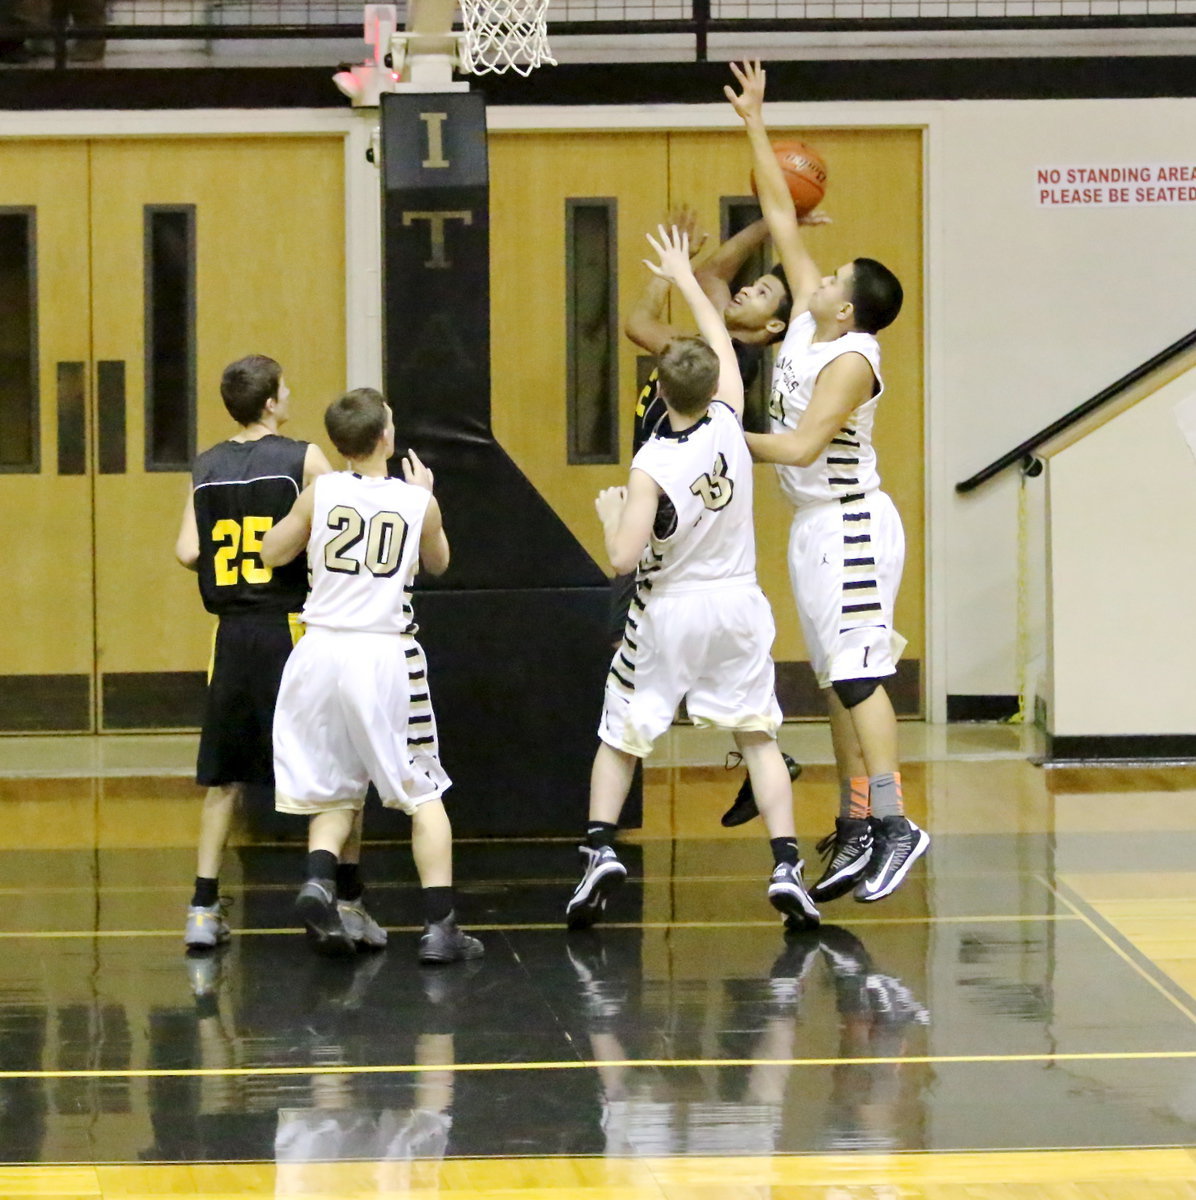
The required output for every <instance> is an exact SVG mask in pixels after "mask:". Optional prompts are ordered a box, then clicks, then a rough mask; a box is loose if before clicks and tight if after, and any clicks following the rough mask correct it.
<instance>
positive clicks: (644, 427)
mask: <svg viewBox="0 0 1196 1200" xmlns="http://www.w3.org/2000/svg"><path fill="white" fill-rule="evenodd" d="M731 345H732V346H733V347H734V349H735V359H736V361H737V362H738V363H739V374H740V375H741V376H742V377H743V386H744V387H745V388H749V387H751V386H752V380H754V379H755V378H756V375H757V374H758V373H759V371H760V361H761V359H762V358H763V357H764V351H763V350H762V349H761V348H760V347H759V346H748V345H745V344H744V343H743V342H737V341H736V340H735V339H734V338H732V339H731ZM658 378H659V375H658V372H657V369H656V368H655V367H653V368H652V374H651V375H649V376H648V382H647V383H645V384H644V387H643V390H642V391H641V392H640V394H639V400H638V401H637V402H636V406H635V422H634V424H633V425H632V429H631V453H632V455H635V454H637V453H638V452H639V449H640V447H641V446H642V445H643V444H644V443H645V442H646V441H647V440H648V439H649V438H650V437H652V436H653V435H655V434H656V433H657V432H658V431H659V430H660V429H661V428H662V427H663V423H664V422H665V421H667V420H668V414H667V412H666V411H665V407H664V401H663V400H662V399H661V396H660V389H659V388H658V387H657V386H656V383H657V380H658ZM756 432H761V433H763V432H767V425H765V428H764V429H761V430H757V431H756Z"/></svg>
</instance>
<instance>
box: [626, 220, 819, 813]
mask: <svg viewBox="0 0 1196 1200" xmlns="http://www.w3.org/2000/svg"><path fill="white" fill-rule="evenodd" d="M826 220H827V218H826V217H825V216H824V215H823V214H822V213H818V212H815V213H810V214H809V215H808V216H806V217H804V218H802V221H803V223H804V224H807V225H821V224H824V223H825V222H826ZM672 224H673V225H674V226H676V227H677V228H678V229H680V230H682V231H684V232H685V233H687V234H688V235H689V244H690V249H691V252H692V253H693V254H694V255H696V254H697V253H698V252H699V250H700V249H701V248H702V245H703V243H704V242H705V240H706V239H705V237H699V236H695V234H694V216H693V214H692V213H691V212H690V211H689V209H686V208H682V209H681V210H680V211H679V212H677V213H676V214H675V215H674V216H673V218H672ZM767 240H768V223H767V222H766V221H764V220H763V219H761V220H759V221H753V222H752V223H751V224H750V225H747V226H745V227H744V228H743V229H741V230H740V231H739V232H738V233H737V234H735V235H734V236H733V237H729V238H728V239H727V240H726V241H725V242H723V243H722V244H721V245H719V246H718V247H717V248H716V249H715V250H714V252H713V253H712V254H710V255H709V256H708V257H707V258H706V259H705V260H704V261H703V262H702V263H701V265H699V266H695V267H694V275H695V276H696V278H697V280H698V283H700V284H701V285H702V291H703V292H705V293H706V295H707V296H709V297H710V300H711V301H712V302H713V304H714V307H715V308H716V309H718V311H719V312H721V313H722V314H723V321H724V322H725V324H726V326H727V331H728V332H729V333H730V335H731V345H732V346H733V347H734V350H735V357H736V358H737V359H738V360H739V373H740V374H741V375H742V376H743V386H744V387H745V388H749V387H751V385H752V382H753V381H754V380H755V378H756V376H757V374H758V373H759V371H760V365H761V363H762V361H763V359H764V353H765V348H766V347H767V346H769V345H770V344H771V343H773V342H775V341H778V340H779V339H780V338H781V337H782V336H784V333H785V330H786V329H787V328H788V325H789V310H790V308H791V307H792V301H791V299H790V296H789V289H788V285H787V283H786V280H785V273H784V271H783V270H782V269H781V268H780V267H779V266H775V267H773V268H772V270H770V271H768V272H766V273H765V274H763V275H761V276H760V277H759V278H757V279H755V280H753V281H752V282H751V283H750V284H747V285H746V286H745V287H741V288H740V289H739V290H738V291H736V292H735V293H734V294H732V292H731V281H732V280H733V279H734V278H735V276H736V275H737V274H739V271H740V270H741V268H742V267H743V264H744V263H745V262H747V260H748V258H750V257H751V255H752V254H753V253H754V252H755V251H756V250H757V249H759V247H760V246H762V245H763V244H764V243H765V241H767ZM668 294H669V283H668V281H667V280H665V279H661V278H660V277H659V276H657V275H653V276H652V277H651V279H649V281H648V283H647V285H646V286H645V288H644V290H643V292H642V293H641V294H640V298H639V300H638V301H637V302H636V305H635V307H634V308H633V309H632V310H631V313H630V314H629V316H628V317H627V320H626V322H625V323H624V325H623V332H624V333H625V334H626V335H627V336H628V337H629V338H630V339H631V340H632V341H633V342H634V343H635V344H636V345H637V346H640V347H642V348H643V349H644V350H646V351H647V352H648V353H649V354H654V355H656V356H658V357H659V355H660V354H661V353H662V352H663V351H664V348H665V347H666V346H667V345H668V344H669V342H671V341H672V340H673V338H675V337H676V336H677V335H678V334H679V333H680V332H681V330H679V329H677V328H676V327H675V326H673V325H671V324H670V323H669V322H668V321H666V320H665V319H664V306H665V300H666V299H667V298H668ZM665 416H666V413H665V406H664V401H663V400H662V399H661V397H660V393H659V391H658V389H657V386H656V372H655V370H654V371H653V372H652V374H651V375H650V376H649V377H648V381H647V383H646V384H645V385H644V388H643V390H642V391H641V392H640V394H639V399H638V401H637V402H636V406H635V421H634V424H633V426H632V453H633V454H634V453H635V452H636V451H638V450H639V448H640V447H641V446H642V445H643V444H644V443H645V442H646V441H647V440H648V439H649V438H650V437H651V436H652V435H653V433H655V432H656V429H657V427H658V426H659V425H660V423H661V422H662V421H663V420H665ZM744 427H745V428H747V429H756V430H757V431H758V432H764V431H766V430H767V428H768V422H767V414H764V413H750V412H749V411H748V407H745V410H744ZM634 595H635V575H634V574H631V575H619V576H616V577H615V579H614V580H613V581H612V583H611V626H610V628H611V640H612V641H613V642H614V643H615V645H618V643H619V641H620V640H621V639H622V636H623V628H624V626H625V625H626V622H627V609H628V605H630V603H631V598H632V596H634ZM783 757H784V759H785V765H786V766H787V767H788V768H789V778H790V779H796V778H797V777H798V775H800V774H801V765H800V764H799V763H797V762H795V761H794V760H793V759H792V758H790V757H789V755H787V754H786V755H784V756H783ZM739 762H740V758H739V755H738V753H734V752H733V753H732V754H731V756H730V757H729V758H728V766H735V765H737V764H738V763H739ZM757 815H759V809H757V807H756V798H755V796H754V795H753V794H752V784H751V780H750V779H748V778H747V776H746V774H745V776H744V780H743V783H742V785H741V786H740V788H739V792H738V794H737V795H736V797H735V800H734V801H733V803H732V804H731V807H730V808H729V809H727V811H726V812H725V813H724V814H723V818H722V823H723V824H724V825H726V826H728V827H729V826H733V825H742V824H743V823H744V822H746V821H750V820H751V819H752V818H753V817H755V816H757Z"/></svg>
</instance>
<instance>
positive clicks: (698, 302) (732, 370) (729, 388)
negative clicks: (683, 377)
mask: <svg viewBox="0 0 1196 1200" xmlns="http://www.w3.org/2000/svg"><path fill="white" fill-rule="evenodd" d="M657 233H658V235H659V238H660V240H659V241H656V240H655V239H654V238H653V237H652V235H651V234H649V235H648V244H649V245H650V246H651V247H652V249H653V250H655V251H656V254H657V257H658V258H659V259H660V262H659V264H657V263H654V262H652V261H651V260H650V259H647V258H646V259H644V263H645V264H646V265H647V267H648V269H649V270H650V271H652V272H653V274H655V275H659V276H660V277H661V278H662V279H668V280H670V281H671V282H673V283H675V284H676V285H677V290H678V291H679V292H680V293H681V295H682V296H684V297H685V302H686V304H688V305H689V309H690V312H692V313H693V316H694V320H695V321H696V322H697V323H698V332H699V333H700V334H701V335H702V337H703V338H704V339H705V340H706V343H707V344H708V345H709V346H710V348H711V349H712V350H713V351H714V352H715V354H717V355H718V368H719V370H718V388H717V390H716V391H715V393H714V399H716V400H721V401H722V402H723V403H724V404H728V405H730V406H731V408H733V409H734V410H735V412H736V414H737V415H738V416H740V417H742V416H743V376H742V375H740V373H739V360H738V359H736V357H735V347H734V346H733V345H732V344H731V335H730V334H729V333H728V332H727V326H726V325H725V324H724V323H723V314H722V313H721V312H719V311H718V310H717V309H716V308H715V307H714V305H713V304H712V303H711V300H710V297H709V296H707V295H706V293H705V292H704V291H702V286H701V284H699V283H698V281H697V279H696V278H695V276H694V271H693V266H692V265H691V263H690V261H689V237H688V235H687V234H686V233H684V232H682V231H680V230H678V229H677V228H675V227H674V228H673V229H672V230H667V229H665V227H664V226H663V225H661V226H660V227H659V229H658V230H657Z"/></svg>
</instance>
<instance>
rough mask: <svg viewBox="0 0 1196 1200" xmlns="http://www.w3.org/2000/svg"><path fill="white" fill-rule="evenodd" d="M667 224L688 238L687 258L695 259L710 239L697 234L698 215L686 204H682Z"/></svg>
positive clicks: (704, 235)
mask: <svg viewBox="0 0 1196 1200" xmlns="http://www.w3.org/2000/svg"><path fill="white" fill-rule="evenodd" d="M669 224H670V225H671V226H672V227H673V228H674V229H679V230H680V231H681V232H682V233H684V234H685V235H686V236H687V237H688V238H689V257H690V258H691V259H694V258H697V257H698V255H699V254H701V252H702V247H703V246H704V245H706V241H707V239H708V238H709V237H710V234H708V233H699V232H698V214H697V213H696V212H694V210H693V209H692V208H690V207H689V205H688V204H683V205H681V207H680V208H678V209H677V210H676V211H675V212H674V213H673V214H672V215H671V216H670V217H669Z"/></svg>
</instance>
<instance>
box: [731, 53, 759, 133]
mask: <svg viewBox="0 0 1196 1200" xmlns="http://www.w3.org/2000/svg"><path fill="white" fill-rule="evenodd" d="M730 66H731V74H732V75H734V76H735V78H736V79H737V80H738V81H739V86H740V87H741V88H742V89H743V91H742V93H741V94H739V95H737V94H736V92H735V89H734V88H733V87H732V86H731V85H730V84H727V86H726V87H725V88H723V95H724V96H726V97H727V99H728V100H730V101H731V107H732V108H733V109H734V110H735V111H736V112H737V113H738V114H739V115H740V116H741V117H742V118H743V119H744V120H745V121H752V120H762V119H763V113H764V68H763V67H761V66H760V63H759V61H756V62H749V63H744V64H743V66H742V67H741V66H740V65H739V64H738V63H731V64H730Z"/></svg>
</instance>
